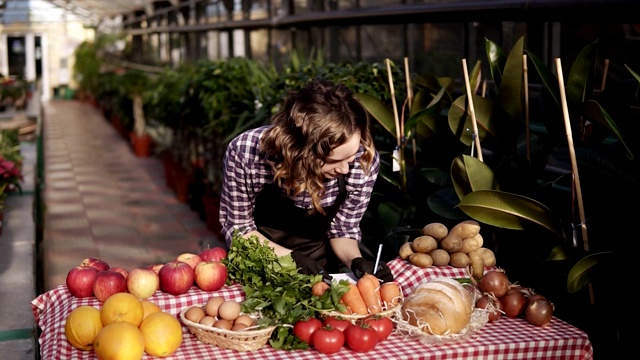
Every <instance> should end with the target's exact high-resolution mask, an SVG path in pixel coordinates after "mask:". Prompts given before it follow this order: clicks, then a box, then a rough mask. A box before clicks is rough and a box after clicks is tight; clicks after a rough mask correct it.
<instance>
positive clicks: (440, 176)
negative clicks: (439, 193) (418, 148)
mask: <svg viewBox="0 0 640 360" xmlns="http://www.w3.org/2000/svg"><path fill="white" fill-rule="evenodd" d="M419 174H420V175H422V176H423V177H424V178H425V179H427V180H428V181H429V182H431V183H432V184H436V185H439V186H449V185H451V176H450V175H449V171H446V170H443V169H440V168H421V169H420V171H419Z"/></svg>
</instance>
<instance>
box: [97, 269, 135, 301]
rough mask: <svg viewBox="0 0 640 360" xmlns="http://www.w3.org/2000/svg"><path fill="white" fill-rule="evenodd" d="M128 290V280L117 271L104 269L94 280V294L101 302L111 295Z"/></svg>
mask: <svg viewBox="0 0 640 360" xmlns="http://www.w3.org/2000/svg"><path fill="white" fill-rule="evenodd" d="M119 292H127V280H126V279H125V278H124V276H122V274H120V273H119V272H117V271H112V270H104V271H100V272H99V273H98V275H96V279H95V281H94V282H93V295H94V296H95V297H96V299H98V301H100V302H105V300H107V299H108V298H109V297H110V296H111V295H113V294H115V293H119Z"/></svg>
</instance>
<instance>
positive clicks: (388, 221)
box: [378, 202, 415, 234]
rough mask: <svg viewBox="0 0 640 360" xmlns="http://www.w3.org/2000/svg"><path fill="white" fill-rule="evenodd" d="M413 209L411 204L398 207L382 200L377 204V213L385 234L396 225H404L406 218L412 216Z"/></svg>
mask: <svg viewBox="0 0 640 360" xmlns="http://www.w3.org/2000/svg"><path fill="white" fill-rule="evenodd" d="M414 210H415V209H414V207H412V206H406V207H400V206H399V205H398V204H395V203H392V202H383V203H381V204H380V205H378V215H379V217H380V221H381V222H382V226H383V227H384V229H385V234H388V233H390V232H391V231H392V230H393V229H395V228H397V227H398V226H404V225H406V224H405V223H406V222H407V219H410V218H411V217H412V215H413V212H414Z"/></svg>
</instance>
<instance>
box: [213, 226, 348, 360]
mask: <svg viewBox="0 0 640 360" xmlns="http://www.w3.org/2000/svg"><path fill="white" fill-rule="evenodd" d="M222 263H223V264H225V265H226V266H227V270H228V277H227V281H228V282H229V283H233V282H237V283H239V284H241V285H242V290H243V291H244V293H245V295H246V298H245V300H244V301H243V302H242V311H243V312H245V313H260V314H261V315H262V319H261V320H260V323H261V324H263V325H267V326H271V325H276V326H277V327H276V330H275V331H274V332H273V334H272V336H271V339H270V341H269V343H270V345H271V346H272V347H273V348H274V349H285V350H294V349H306V348H308V345H307V344H306V343H304V342H302V341H300V340H299V339H298V338H297V337H296V336H295V335H293V332H292V326H290V325H293V324H295V323H296V322H297V321H298V320H300V319H306V318H309V317H312V316H315V313H316V311H318V310H335V309H337V304H339V300H340V297H341V296H342V294H344V293H346V291H347V290H348V285H347V286H345V285H344V284H340V286H332V289H331V291H328V292H327V293H325V295H323V296H322V297H317V296H313V295H312V294H311V288H312V286H313V284H315V283H316V282H318V281H322V275H306V274H301V273H299V272H298V269H297V267H296V264H295V262H294V261H293V259H292V258H291V255H286V256H277V255H276V254H275V252H274V251H273V249H272V248H270V247H269V246H268V245H267V244H265V243H262V241H261V240H260V239H259V238H258V237H257V236H249V237H247V238H245V237H243V236H242V235H240V234H239V233H237V232H236V233H235V234H234V235H233V241H232V243H231V246H230V248H229V251H228V253H227V257H226V258H225V259H223V260H222ZM340 306H342V305H340Z"/></svg>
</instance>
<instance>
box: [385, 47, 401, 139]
mask: <svg viewBox="0 0 640 360" xmlns="http://www.w3.org/2000/svg"><path fill="white" fill-rule="evenodd" d="M386 63H387V74H388V77H389V89H390V91H391V104H393V119H394V120H395V123H396V142H397V145H398V149H399V148H400V145H401V142H402V133H401V132H400V120H399V118H398V106H397V105H396V92H395V90H394V89H393V77H392V76H391V61H390V60H389V59H388V58H387V59H386Z"/></svg>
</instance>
